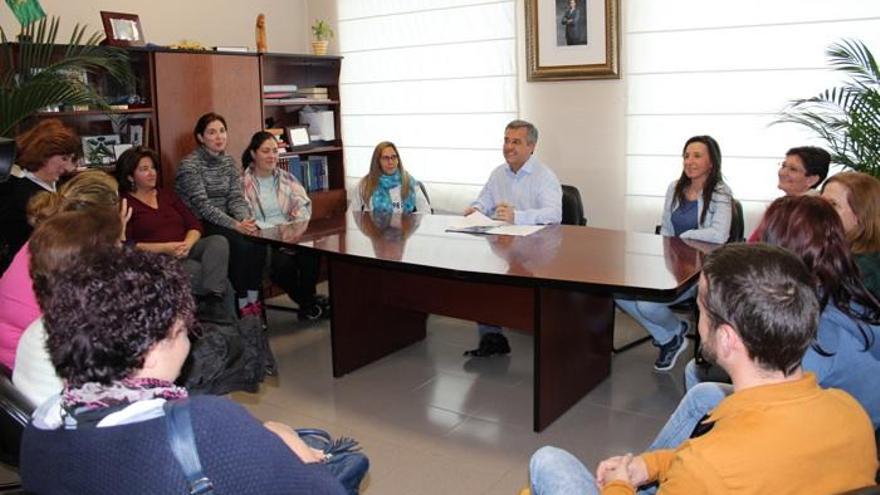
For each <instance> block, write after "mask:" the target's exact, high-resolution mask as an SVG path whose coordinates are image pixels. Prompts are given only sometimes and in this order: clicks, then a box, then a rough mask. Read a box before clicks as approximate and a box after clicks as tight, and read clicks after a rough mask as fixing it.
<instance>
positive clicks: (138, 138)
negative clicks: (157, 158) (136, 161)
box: [128, 125, 144, 146]
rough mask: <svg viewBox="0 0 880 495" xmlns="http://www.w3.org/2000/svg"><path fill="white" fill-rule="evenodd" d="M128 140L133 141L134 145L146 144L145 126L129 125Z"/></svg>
mask: <svg viewBox="0 0 880 495" xmlns="http://www.w3.org/2000/svg"><path fill="white" fill-rule="evenodd" d="M128 142H129V143H131V145H132V146H143V145H144V126H142V125H129V126H128Z"/></svg>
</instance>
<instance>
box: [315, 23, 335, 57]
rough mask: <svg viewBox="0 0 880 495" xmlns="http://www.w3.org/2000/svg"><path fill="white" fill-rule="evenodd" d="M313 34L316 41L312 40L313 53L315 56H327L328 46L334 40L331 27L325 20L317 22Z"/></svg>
mask: <svg viewBox="0 0 880 495" xmlns="http://www.w3.org/2000/svg"><path fill="white" fill-rule="evenodd" d="M312 34H313V35H314V37H315V39H313V40H312V53H314V54H315V55H327V45H328V44H329V43H330V39H331V38H333V30H332V29H330V25H329V24H327V23H326V22H325V21H323V20H320V19H319V20H316V21H315V23H314V24H312Z"/></svg>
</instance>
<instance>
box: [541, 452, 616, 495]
mask: <svg viewBox="0 0 880 495" xmlns="http://www.w3.org/2000/svg"><path fill="white" fill-rule="evenodd" d="M529 479H530V480H531V484H532V495H594V494H595V495H598V494H599V493H600V490H599V487H598V486H596V478H594V477H593V475H592V474H591V473H590V471H589V470H588V469H587V468H586V467H585V466H584V464H583V463H582V462H581V461H579V460H577V458H575V456H573V455H571V454H569V453H568V452H566V451H564V450H562V449H558V448H556V447H549V446H547V447H541V448H540V449H538V451H537V452H535V453H534V454H532V460H531V461H529Z"/></svg>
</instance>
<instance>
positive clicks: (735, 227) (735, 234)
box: [654, 198, 746, 242]
mask: <svg viewBox="0 0 880 495" xmlns="http://www.w3.org/2000/svg"><path fill="white" fill-rule="evenodd" d="M730 200H731V202H732V203H733V205H732V207H731V212H730V234H729V235H728V237H727V242H743V241H745V240H746V238H745V228H746V225H745V220H744V219H743V205H742V203H740V202H739V200H738V199H736V198H730ZM654 233H655V234H657V235H660V226H659V225H655V226H654Z"/></svg>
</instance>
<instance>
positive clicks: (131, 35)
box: [101, 10, 145, 46]
mask: <svg viewBox="0 0 880 495" xmlns="http://www.w3.org/2000/svg"><path fill="white" fill-rule="evenodd" d="M101 22H102V23H103V24H104V36H105V37H106V42H107V44H108V45H113V46H143V45H144V43H145V42H144V30H143V29H142V28H141V19H140V17H138V16H137V15H136V14H125V13H122V12H106V11H103V10H102V11H101Z"/></svg>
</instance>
